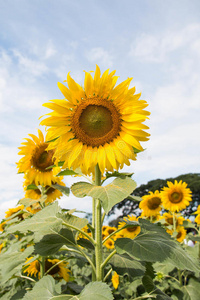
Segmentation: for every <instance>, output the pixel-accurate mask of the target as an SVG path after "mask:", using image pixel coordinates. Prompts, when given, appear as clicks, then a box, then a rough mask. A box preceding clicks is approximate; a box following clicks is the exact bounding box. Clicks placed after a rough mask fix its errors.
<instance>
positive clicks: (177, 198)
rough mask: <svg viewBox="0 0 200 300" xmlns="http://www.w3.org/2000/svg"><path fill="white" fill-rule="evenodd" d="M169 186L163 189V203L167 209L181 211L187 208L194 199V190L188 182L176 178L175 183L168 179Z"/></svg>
mask: <svg viewBox="0 0 200 300" xmlns="http://www.w3.org/2000/svg"><path fill="white" fill-rule="evenodd" d="M167 185H168V187H164V188H163V191H161V197H162V204H163V206H164V208H165V209H168V210H170V211H171V212H175V211H180V210H182V209H184V208H186V207H187V206H188V205H189V203H190V201H192V192H191V190H190V189H189V188H187V183H186V182H182V180H180V181H179V182H178V181H177V180H175V182H174V183H172V182H170V181H168V182H167Z"/></svg>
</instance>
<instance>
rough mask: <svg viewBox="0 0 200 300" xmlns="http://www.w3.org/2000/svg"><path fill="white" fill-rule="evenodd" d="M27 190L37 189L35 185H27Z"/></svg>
mask: <svg viewBox="0 0 200 300" xmlns="http://www.w3.org/2000/svg"><path fill="white" fill-rule="evenodd" d="M26 189H27V190H38V187H37V185H35V184H33V183H32V184H29V185H28V186H27V187H26Z"/></svg>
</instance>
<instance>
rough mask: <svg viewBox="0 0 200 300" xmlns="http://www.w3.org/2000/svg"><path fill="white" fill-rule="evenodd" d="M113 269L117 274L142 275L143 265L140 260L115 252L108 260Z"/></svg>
mask: <svg viewBox="0 0 200 300" xmlns="http://www.w3.org/2000/svg"><path fill="white" fill-rule="evenodd" d="M109 263H110V264H111V266H112V268H113V270H114V271H116V272H117V274H119V275H122V276H123V275H125V274H127V275H129V276H130V277H138V276H143V275H144V272H145V266H144V264H142V263H141V262H139V261H137V260H135V259H133V258H132V257H130V256H129V255H127V254H122V255H119V254H115V255H114V256H113V257H112V258H111V260H110V262H109Z"/></svg>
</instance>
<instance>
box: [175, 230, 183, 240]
mask: <svg viewBox="0 0 200 300" xmlns="http://www.w3.org/2000/svg"><path fill="white" fill-rule="evenodd" d="M181 236H182V232H181V231H179V233H178V234H177V236H176V238H177V239H179V238H180V237H181Z"/></svg>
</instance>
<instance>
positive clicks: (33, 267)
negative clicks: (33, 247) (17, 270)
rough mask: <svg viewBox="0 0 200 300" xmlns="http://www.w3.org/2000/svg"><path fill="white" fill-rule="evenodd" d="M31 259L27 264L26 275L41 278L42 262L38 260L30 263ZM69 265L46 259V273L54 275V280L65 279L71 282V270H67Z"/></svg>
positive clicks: (57, 260)
mask: <svg viewBox="0 0 200 300" xmlns="http://www.w3.org/2000/svg"><path fill="white" fill-rule="evenodd" d="M31 259H32V257H30V258H28V259H27V261H26V263H25V266H27V268H26V269H25V271H24V273H27V275H28V276H34V277H38V278H40V262H39V261H38V260H34V261H32V262H30V263H29V261H30V260H31ZM67 265H68V263H67V262H65V261H62V262H61V261H60V260H59V259H46V260H45V273H46V272H47V274H49V275H52V276H53V277H54V278H59V279H60V278H63V279H64V280H65V281H69V272H70V270H69V269H67V268H66V266H67ZM52 267H53V268H52ZM48 270H49V271H48Z"/></svg>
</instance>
